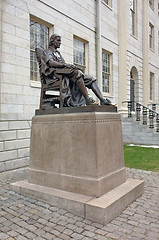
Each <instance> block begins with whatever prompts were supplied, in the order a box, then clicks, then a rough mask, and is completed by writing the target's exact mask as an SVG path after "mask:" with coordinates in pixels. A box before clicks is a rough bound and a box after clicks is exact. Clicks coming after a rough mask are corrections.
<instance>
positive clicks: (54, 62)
mask: <svg viewBox="0 0 159 240" xmlns="http://www.w3.org/2000/svg"><path fill="white" fill-rule="evenodd" d="M60 45H61V36H59V35H57V34H53V35H52V36H51V37H50V42H49V48H48V49H46V50H45V51H44V52H43V56H42V59H43V61H42V63H43V64H42V66H41V69H42V71H41V72H42V73H43V74H44V75H45V76H47V78H50V81H51V83H53V81H54V80H53V79H55V76H58V75H62V77H63V79H64V80H65V85H67V86H68V88H69V89H68V88H67V93H68V94H66V96H67V101H65V106H83V105H92V104H97V103H96V102H95V101H94V100H93V98H91V97H89V95H88V92H87V89H86V87H88V88H89V89H91V90H92V91H93V92H94V93H95V95H96V96H97V97H98V98H99V100H100V104H101V105H110V104H111V101H110V100H109V99H105V98H104V97H103V96H102V93H101V91H100V90H99V87H98V86H97V84H96V79H95V78H93V77H91V76H88V75H84V74H83V72H82V70H81V69H79V68H77V67H76V66H75V65H73V64H68V63H65V61H64V59H63V57H62V55H61V54H60V52H59V51H58V50H57V49H58V48H60ZM56 79H57V78H56ZM66 80H68V81H66ZM63 85H64V84H63ZM65 89H66V86H65ZM68 96H69V97H68Z"/></svg>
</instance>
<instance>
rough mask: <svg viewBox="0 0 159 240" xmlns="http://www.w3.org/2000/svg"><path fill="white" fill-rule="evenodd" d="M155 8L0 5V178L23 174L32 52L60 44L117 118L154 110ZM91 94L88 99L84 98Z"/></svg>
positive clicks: (33, 91)
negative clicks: (129, 103)
mask: <svg viewBox="0 0 159 240" xmlns="http://www.w3.org/2000/svg"><path fill="white" fill-rule="evenodd" d="M158 22H159V1H158V0H154V1H148V0H142V1H137V0H101V1H100V0H81V1H78V0H70V1H67V0H54V1H52V0H1V1H0V76H1V78H0V171H1V172H3V171H8V170H13V169H16V168H22V167H26V166H27V165H28V162H29V145H30V126H31V118H32V116H33V115H34V112H35V109H37V108H38V107H39V99H40V85H41V84H40V79H39V76H38V68H37V63H36V58H35V47H36V46H40V47H46V46H47V44H48V39H49V36H50V35H51V34H53V33H58V34H59V35H61V36H62V46H61V49H60V51H61V53H62V55H63V57H64V58H65V60H66V62H68V63H75V64H79V65H81V66H82V67H83V69H84V71H85V73H88V74H90V75H92V76H94V77H97V80H98V85H99V86H100V88H101V90H102V91H103V95H104V96H105V97H108V98H109V99H110V100H111V101H112V102H113V103H117V106H118V110H119V111H120V112H121V113H122V112H123V113H124V112H126V111H127V107H126V104H124V103H123V101H125V100H130V99H131V100H136V101H138V102H140V103H142V104H144V105H146V106H148V105H149V104H151V103H159V67H158V66H159V24H158ZM90 94H91V93H90Z"/></svg>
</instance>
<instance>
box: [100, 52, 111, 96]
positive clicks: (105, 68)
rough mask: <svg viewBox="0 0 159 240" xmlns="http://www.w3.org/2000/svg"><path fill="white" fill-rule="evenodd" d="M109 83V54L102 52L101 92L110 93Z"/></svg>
mask: <svg viewBox="0 0 159 240" xmlns="http://www.w3.org/2000/svg"><path fill="white" fill-rule="evenodd" d="M110 82H111V54H110V53H107V52H105V51H103V52H102V89H103V92H106V93H110Z"/></svg>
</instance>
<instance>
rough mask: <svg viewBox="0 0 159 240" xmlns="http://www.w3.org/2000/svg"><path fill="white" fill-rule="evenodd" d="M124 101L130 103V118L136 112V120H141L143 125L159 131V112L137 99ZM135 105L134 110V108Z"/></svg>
mask: <svg viewBox="0 0 159 240" xmlns="http://www.w3.org/2000/svg"><path fill="white" fill-rule="evenodd" d="M123 103H127V104H128V105H127V107H128V118H131V117H132V116H133V113H134V114H135V117H136V121H138V122H139V121H140V122H142V124H143V125H147V126H149V128H154V129H155V130H156V132H159V113H157V112H156V111H154V110H153V109H150V108H148V107H145V106H144V105H142V104H141V103H138V102H135V101H123ZM133 106H134V110H132V109H133Z"/></svg>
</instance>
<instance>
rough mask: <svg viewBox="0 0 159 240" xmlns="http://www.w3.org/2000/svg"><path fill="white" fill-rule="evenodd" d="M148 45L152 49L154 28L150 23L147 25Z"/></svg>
mask: <svg viewBox="0 0 159 240" xmlns="http://www.w3.org/2000/svg"><path fill="white" fill-rule="evenodd" d="M149 45H150V48H151V49H154V26H153V25H152V24H151V23H149Z"/></svg>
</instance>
